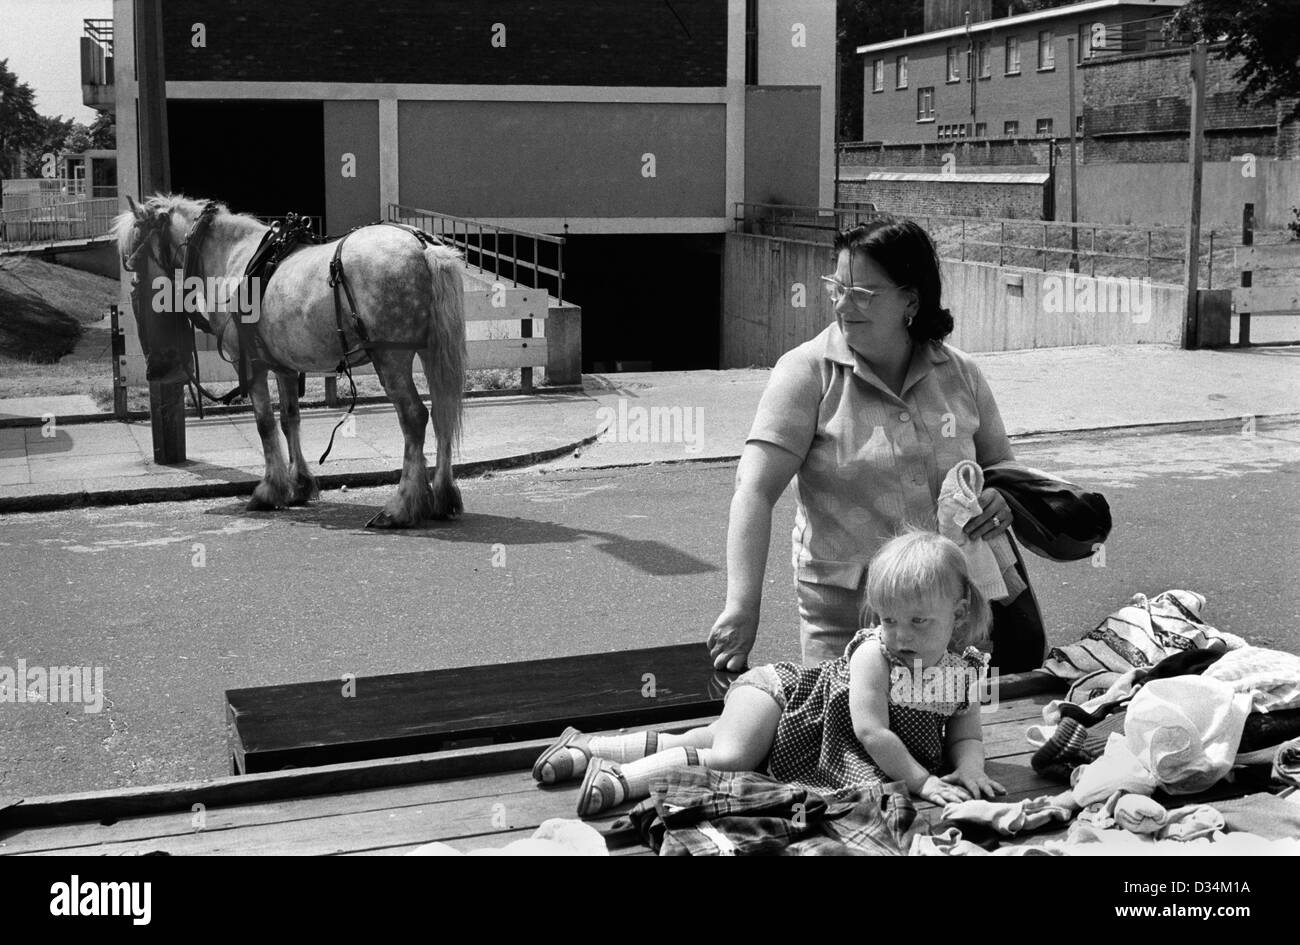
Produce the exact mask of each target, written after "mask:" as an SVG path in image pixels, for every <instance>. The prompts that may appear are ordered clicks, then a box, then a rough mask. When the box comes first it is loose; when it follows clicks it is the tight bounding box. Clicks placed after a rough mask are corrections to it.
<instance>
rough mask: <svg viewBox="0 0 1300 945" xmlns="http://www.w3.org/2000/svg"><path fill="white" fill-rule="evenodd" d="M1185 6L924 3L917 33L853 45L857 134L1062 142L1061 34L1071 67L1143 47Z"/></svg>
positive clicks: (1175, 2)
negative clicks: (860, 88) (1008, 10)
mask: <svg viewBox="0 0 1300 945" xmlns="http://www.w3.org/2000/svg"><path fill="white" fill-rule="evenodd" d="M1184 2H1185V0H1087V2H1083V3H1075V4H1070V5H1068V6H1063V7H1056V8H1053V9H1048V10H1036V11H1033V12H1030V13H1020V14H1016V15H1014V16H1007V17H1002V18H1000V19H992V18H990V10H991V0H971V2H968V3H962V2H958V0H927V3H926V25H925V32H923V33H919V34H917V35H915V36H907V37H903V38H901V39H891V40H887V41H885V42H880V43H870V44H867V45H864V46H859V47H857V52H858V54H859V55H861V56H862V57H863V60H864V62H863V68H864V70H865V82H866V84H865V91H864V95H863V99H864V101H863V109H862V112H863V115H862V140H863V141H867V142H883V143H886V144H922V143H926V144H930V143H935V142H950V141H958V140H963V139H996V138H1010V139H1020V138H1044V139H1047V138H1068V137H1069V134H1070V130H1069V121H1070V110H1069V96H1068V82H1069V65H1070V63H1069V62H1068V60H1067V56H1068V54H1067V39H1068V38H1070V37H1073V38H1074V39H1075V59H1076V62H1077V63H1083V62H1087V61H1089V60H1091V59H1092V58H1093V56H1094V55H1095V54H1096V53H1097V52H1098V51H1102V50H1110V51H1116V50H1122V49H1124V48H1125V47H1126V46H1128V45H1139V44H1142V45H1145V44H1149V42H1150V37H1151V36H1153V35H1154V36H1158V35H1159V32H1160V24H1161V22H1162V21H1163V20H1165V19H1167V18H1168V17H1169V16H1170V15H1172V13H1173V12H1175V11H1176V10H1177V8H1178V7H1180V6H1182V5H1183V3H1184ZM968 10H969V11H970V12H969V15H970V19H971V22H970V24H969V25H967V24H966V23H965V16H966V11H968ZM1076 94H1078V90H1077V89H1076ZM1081 114H1082V112H1081V108H1080V109H1078V110H1076V116H1081ZM1076 125H1077V127H1078V128H1079V129H1080V130H1082V123H1081V121H1079V120H1078V118H1076Z"/></svg>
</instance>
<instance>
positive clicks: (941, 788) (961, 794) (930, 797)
mask: <svg viewBox="0 0 1300 945" xmlns="http://www.w3.org/2000/svg"><path fill="white" fill-rule="evenodd" d="M951 777H952V775H949V776H948V777H947V778H939V777H935V776H934V775H930V776H929V777H928V778H926V779H925V783H924V784H922V785H921V787H920V788H918V789H917V792H916V793H917V795H918V796H920V797H922V798H924V799H925V800H927V801H929V802H930V803H931V804H954V803H957V802H958V801H969V800H970V797H971V796H970V792H968V791H967V790H966V789H965V788H963V787H961V786H960V785H957V784H952V783H950V781H949V778H951Z"/></svg>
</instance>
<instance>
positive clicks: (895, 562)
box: [862, 528, 993, 653]
mask: <svg viewBox="0 0 1300 945" xmlns="http://www.w3.org/2000/svg"><path fill="white" fill-rule="evenodd" d="M866 590H867V593H866V602H865V607H864V609H863V613H862V617H863V623H862V625H863V626H868V625H869V623H870V622H873V618H874V617H875V614H876V613H878V612H879V610H880V608H881V607H883V606H884V605H885V604H888V603H896V602H899V601H916V600H926V599H929V598H932V597H934V596H935V595H936V594H940V595H942V596H943V597H944V598H945V599H946V600H957V599H959V598H965V599H966V604H967V606H966V617H965V619H964V620H959V621H957V623H956V625H955V626H954V628H953V634H952V642H951V643H950V644H949V645H948V648H949V649H950V650H953V651H955V652H958V653H960V652H961V651H962V650H964V649H965V648H966V647H968V646H979V645H981V644H983V643H985V642H987V641H988V638H989V626H990V624H991V623H992V621H993V615H992V611H991V610H990V609H989V603H988V600H987V599H985V597H984V595H983V594H982V593H981V592H980V590H979V588H977V587H976V586H975V585H974V584H972V583H971V580H970V572H969V570H968V568H967V566H966V556H965V555H964V554H962V551H961V549H960V548H958V547H957V545H956V544H954V543H953V542H952V541H950V540H949V539H947V538H944V537H943V536H942V535H940V534H938V533H937V532H932V531H928V530H926V529H923V528H910V529H908V530H907V531H906V532H904V533H903V534H901V535H898V536H897V537H895V538H891V539H890V540H889V541H887V542H886V543H885V545H884V547H883V548H881V549H880V550H879V551H878V552H876V556H875V557H874V558H872V559H871V564H870V565H869V566H868V568H867V589H866Z"/></svg>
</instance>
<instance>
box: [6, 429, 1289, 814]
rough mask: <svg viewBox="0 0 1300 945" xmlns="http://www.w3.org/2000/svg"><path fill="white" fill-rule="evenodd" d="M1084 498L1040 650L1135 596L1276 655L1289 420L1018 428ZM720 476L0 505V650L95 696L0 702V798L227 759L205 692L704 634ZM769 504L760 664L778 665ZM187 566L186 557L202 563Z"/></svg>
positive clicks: (779, 593)
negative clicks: (246, 503) (1091, 547)
mask: <svg viewBox="0 0 1300 945" xmlns="http://www.w3.org/2000/svg"><path fill="white" fill-rule="evenodd" d="M1017 449H1018V453H1019V455H1020V457H1021V459H1023V460H1024V461H1026V462H1029V463H1031V464H1033V465H1037V466H1041V467H1043V468H1046V469H1051V470H1054V471H1056V472H1059V473H1061V474H1063V475H1066V476H1068V477H1070V478H1073V479H1075V480H1076V481H1079V482H1082V483H1086V484H1088V485H1091V486H1094V487H1096V488H1099V489H1102V490H1104V491H1105V492H1106V493H1107V495H1108V497H1109V498H1110V501H1111V505H1112V509H1113V513H1114V518H1115V530H1114V533H1113V535H1112V537H1111V540H1110V541H1109V542H1108V543H1107V547H1106V560H1105V567H1093V566H1091V565H1090V563H1089V562H1078V563H1072V564H1054V563H1052V562H1048V561H1045V560H1043V559H1039V558H1031V560H1030V561H1029V567H1030V570H1031V573H1032V576H1033V579H1034V581H1035V585H1036V587H1037V589H1038V593H1039V596H1040V601H1041V603H1042V605H1043V608H1044V611H1045V616H1046V619H1047V622H1048V624H1049V632H1050V634H1051V637H1052V641H1053V642H1065V641H1067V640H1071V639H1075V638H1077V637H1078V636H1079V635H1081V634H1082V633H1083V632H1085V631H1086V630H1088V629H1090V628H1091V627H1092V626H1093V625H1095V624H1096V623H1097V622H1098V621H1099V620H1100V619H1101V618H1102V617H1104V616H1105V614H1106V613H1108V612H1109V611H1111V610H1113V609H1115V607H1117V606H1118V605H1120V604H1122V603H1123V602H1125V601H1126V600H1127V598H1128V597H1129V596H1130V595H1131V594H1132V593H1134V592H1135V591H1143V592H1146V593H1148V594H1154V593H1157V592H1159V591H1161V590H1164V589H1166V588H1169V587H1187V588H1193V589H1195V590H1198V591H1201V592H1202V593H1204V594H1206V595H1207V596H1208V598H1209V610H1208V613H1207V619H1209V620H1210V621H1211V622H1212V623H1215V624H1217V625H1219V626H1221V627H1223V628H1224V629H1226V630H1230V631H1233V632H1235V633H1239V634H1242V635H1244V636H1246V637H1248V638H1249V639H1251V640H1252V641H1254V642H1257V643H1261V644H1265V645H1272V646H1278V647H1281V648H1284V649H1288V650H1291V651H1295V652H1300V588H1298V587H1297V584H1296V581H1295V574H1296V568H1295V563H1296V560H1297V551H1300V425H1296V424H1290V425H1274V426H1268V425H1261V426H1260V427H1259V428H1258V429H1257V430H1256V431H1255V435H1254V436H1253V437H1250V436H1243V435H1241V432H1240V431H1239V430H1237V429H1228V430H1224V429H1222V428H1221V429H1219V430H1218V431H1217V432H1181V433H1169V432H1164V433H1161V432H1153V431H1150V430H1148V431H1137V432H1133V431H1129V432H1125V433H1123V434H1111V435H1105V436H1098V435H1073V436H1063V437H1049V438H1040V439H1037V440H1032V441H1021V442H1020V443H1018V445H1017ZM732 474H733V467H732V465H731V464H729V463H721V462H710V463H695V464H681V465H660V466H646V467H631V468H621V469H600V470H595V469H588V470H582V469H564V470H549V471H540V470H537V469H532V470H525V471H520V472H517V473H511V474H506V475H497V476H495V477H490V478H484V479H479V480H473V481H467V482H465V483H464V491H465V500H466V506H467V508H468V509H469V512H468V514H467V515H466V516H465V518H464V519H463V520H461V521H460V522H458V523H454V524H441V525H437V526H434V527H429V528H426V529H422V530H418V531H412V532H406V533H376V532H367V531H365V530H363V529H362V527H361V526H362V525H363V524H364V522H365V521H366V520H367V519H368V518H369V517H370V516H371V514H372V513H373V511H374V509H375V507H376V506H377V505H378V504H380V503H381V502H382V501H383V500H384V498H386V497H387V494H388V490H386V489H379V490H355V491H352V492H346V493H340V492H334V493H328V494H327V495H326V497H325V500H324V501H322V502H320V503H319V504H317V505H315V506H313V507H311V508H308V509H300V510H296V511H290V512H287V513H279V514H274V515H268V514H257V515H251V514H247V513H245V512H244V511H243V508H242V504H241V503H239V502H237V501H232V500H211V501H196V502H190V503H180V504H164V505H143V506H135V507H120V508H110V509H92V510H84V511H70V512H59V513H49V514H43V515H15V516H6V517H4V518H3V519H0V575H3V576H4V577H3V581H4V594H3V601H4V604H3V608H2V609H0V666H9V667H14V666H16V664H17V660H18V659H19V658H22V659H24V660H25V661H26V663H27V664H28V665H29V666H36V665H89V666H102V667H103V669H104V674H105V675H104V685H105V690H106V692H107V701H106V703H105V706H104V711H102V712H99V713H86V712H83V711H82V708H81V707H80V706H77V705H68V704H48V703H46V704H33V703H28V704H6V703H0V713H3V718H0V795H5V794H8V795H15V794H18V795H21V794H37V793H53V792H63V791H74V790H90V789H94V788H100V787H111V786H120V785H127V784H145V783H153V782H160V781H172V780H184V779H189V778H201V777H211V776H218V775H222V774H225V773H226V772H227V770H228V768H227V766H228V760H227V757H226V753H225V731H224V720H223V716H222V705H223V703H222V693H223V691H224V690H225V689H227V688H231V687H241V686H256V685H264V684H271V683H278V682H287V681H294V680H313V679H325V678H338V677H340V676H342V675H343V674H344V673H355V674H357V675H367V674H373V673H389V672H399V671H409V670H412V669H424V668H435V667H442V666H452V665H463V664H470V663H485V662H496V661H504V660H522V659H530V658H538V657H545V656H556V655H564V654H570V653H580V652H591V651H599V650H609V649H620V648H631V647H640V646H652V645H662V644H669V643H681V642H689V641H692V640H702V639H703V635H704V633H705V632H706V631H707V628H708V627H709V625H710V624H711V623H712V620H713V618H714V617H715V616H716V613H717V611H718V609H719V607H720V605H721V603H722V600H723V594H724V588H725V573H724V570H723V562H724V558H723V545H724V534H725V528H726V509H727V504H728V501H729V497H730V493H731V480H732ZM792 514H793V513H792V503H791V500H790V496H789V495H788V494H787V496H786V497H785V498H784V499H782V502H781V504H780V505H779V506H778V509H777V522H778V523H779V524H778V526H777V527H776V528H775V529H774V531H775V532H776V534H774V536H773V542H772V552H771V555H770V560H769V568H768V585H769V591H768V596H767V599H766V608H765V612H764V615H763V625H762V630H761V635H760V641H759V647H758V649H757V650H756V651H755V654H754V657H755V659H756V660H758V661H766V660H772V659H785V658H795V657H797V652H798V648H797V631H796V629H795V626H796V625H795V621H794V605H793V600H792V594H791V592H790V590H789V581H790V577H789V563H788V561H789V559H788V547H789V546H788V534H789V531H788V523H789V522H790V521H791V518H792ZM200 565H201V566H200Z"/></svg>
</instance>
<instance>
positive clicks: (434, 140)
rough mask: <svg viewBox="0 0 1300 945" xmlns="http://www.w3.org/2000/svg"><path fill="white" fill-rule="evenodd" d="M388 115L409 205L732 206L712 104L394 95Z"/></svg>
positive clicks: (582, 211)
mask: <svg viewBox="0 0 1300 945" xmlns="http://www.w3.org/2000/svg"><path fill="white" fill-rule="evenodd" d="M397 118H398V120H397V126H398V130H397V136H398V150H399V153H400V154H401V164H400V171H399V175H400V176H399V180H400V189H401V195H402V196H401V200H402V203H403V204H405V205H407V206H411V207H422V208H427V209H434V210H439V211H442V212H444V213H451V214H455V215H457V216H467V217H475V218H482V217H565V216H570V215H571V216H575V217H589V216H608V217H620V216H626V217H634V216H642V217H674V216H713V217H720V216H723V215H725V214H728V213H729V211H730V208H729V207H727V206H726V203H725V201H724V199H723V197H724V192H725V184H726V160H727V148H726V122H725V106H722V105H686V104H654V103H644V102H642V103H617V102H411V101H403V102H399V103H398V107H397ZM645 154H653V155H654V165H655V167H654V171H655V176H653V177H647V176H645V174H643V172H642V168H643V157H642V156H643V155H645Z"/></svg>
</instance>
